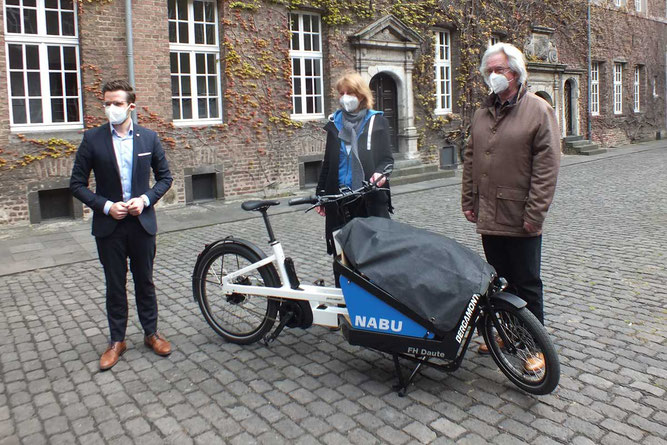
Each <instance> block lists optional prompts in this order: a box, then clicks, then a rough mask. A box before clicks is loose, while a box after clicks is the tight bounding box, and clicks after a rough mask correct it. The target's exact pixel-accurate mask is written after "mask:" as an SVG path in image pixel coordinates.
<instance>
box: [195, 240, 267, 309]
mask: <svg viewBox="0 0 667 445" xmlns="http://www.w3.org/2000/svg"><path fill="white" fill-rule="evenodd" d="M218 244H238V245H241V246H244V247H247V248H248V249H250V250H252V251H253V252H254V253H255V254H257V256H259V257H260V258H261V259H264V258H266V256H267V255H266V254H265V253H264V252H263V251H262V249H260V248H259V247H257V246H256V245H255V244H253V243H251V242H250V241H247V240H244V239H241V238H234V237H233V236H228V237H226V238H221V239H219V240H217V241H213V242H212V243H209V244H206V245H205V246H204V250H202V251H201V252H200V253H199V255H197V261H196V262H195V267H194V268H193V269H192V286H193V289H194V288H195V286H196V285H197V274H195V271H196V270H197V269H198V268H199V265H200V263H201V261H202V259H203V258H204V256H205V255H206V253H207V252H208V251H209V250H211V249H212V248H213V247H215V246H217V245H218ZM276 278H278V277H277V275H276ZM278 282H280V279H279V278H278ZM194 298H195V302H196V301H197V297H194Z"/></svg>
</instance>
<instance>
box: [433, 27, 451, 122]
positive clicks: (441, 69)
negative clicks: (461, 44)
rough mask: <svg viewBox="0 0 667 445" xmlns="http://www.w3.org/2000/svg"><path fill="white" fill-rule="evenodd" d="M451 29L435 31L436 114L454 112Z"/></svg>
mask: <svg viewBox="0 0 667 445" xmlns="http://www.w3.org/2000/svg"><path fill="white" fill-rule="evenodd" d="M451 50H452V47H451V35H450V33H449V31H446V30H445V31H436V33H435V110H434V113H435V114H445V113H451V112H452V59H451V53H452V51H451Z"/></svg>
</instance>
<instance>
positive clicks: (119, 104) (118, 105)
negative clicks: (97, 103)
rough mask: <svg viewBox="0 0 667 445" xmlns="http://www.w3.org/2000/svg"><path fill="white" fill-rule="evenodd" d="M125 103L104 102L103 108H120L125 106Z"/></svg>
mask: <svg viewBox="0 0 667 445" xmlns="http://www.w3.org/2000/svg"><path fill="white" fill-rule="evenodd" d="M126 103H127V102H126V101H116V102H104V108H108V107H110V106H111V105H115V106H117V107H122V106H123V105H125V104H126Z"/></svg>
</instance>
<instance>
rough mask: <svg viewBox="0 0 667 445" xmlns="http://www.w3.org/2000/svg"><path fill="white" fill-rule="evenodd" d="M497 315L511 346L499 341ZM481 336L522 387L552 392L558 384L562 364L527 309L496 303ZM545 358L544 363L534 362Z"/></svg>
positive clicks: (513, 381)
mask: <svg viewBox="0 0 667 445" xmlns="http://www.w3.org/2000/svg"><path fill="white" fill-rule="evenodd" d="M493 318H495V319H496V320H497V324H498V326H499V327H500V329H501V330H502V331H503V333H504V334H505V337H506V338H507V339H509V341H510V343H511V345H505V344H503V342H500V341H498V337H499V336H498V332H497V330H496V325H495V324H494V320H493ZM482 335H483V336H484V341H485V342H486V344H487V345H488V347H489V352H490V353H491V357H492V358H493V361H495V362H496V364H497V365H498V367H499V368H500V370H501V371H502V372H503V374H505V376H507V378H509V379H510V381H511V382H512V383H514V384H515V385H516V386H518V387H519V388H521V389H523V390H524V391H526V392H529V393H531V394H538V395H541V394H549V393H550V392H551V391H553V390H554V389H555V388H556V386H558V381H559V380H560V363H559V361H558V354H557V352H556V348H554V345H553V343H552V342H551V339H550V338H549V334H547V331H546V329H544V326H542V324H541V323H540V322H539V321H538V320H537V318H535V316H534V315H533V314H532V313H531V312H530V311H529V310H528V309H527V308H525V307H524V308H521V309H517V308H515V307H514V306H510V305H500V306H498V305H496V307H495V308H494V310H493V312H491V313H487V314H485V315H484V318H483V326H482ZM540 359H541V360H543V365H542V366H539V365H537V366H536V365H535V361H536V360H537V361H538V363H539V360H540Z"/></svg>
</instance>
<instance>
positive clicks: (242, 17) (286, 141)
mask: <svg viewBox="0 0 667 445" xmlns="http://www.w3.org/2000/svg"><path fill="white" fill-rule="evenodd" d="M648 2H649V3H648V6H649V8H648V13H647V14H648V15H649V16H652V17H658V18H659V20H656V19H646V18H642V17H635V16H634V15H633V14H627V13H626V12H619V11H616V10H614V9H605V8H594V26H593V33H594V44H595V51H594V58H595V60H598V61H603V62H604V63H603V70H602V72H601V83H600V92H601V106H602V112H603V115H602V116H600V117H599V118H595V119H594V120H593V128H594V139H596V140H598V141H600V142H602V143H604V144H606V145H614V144H619V143H625V142H628V141H630V140H633V139H641V138H642V137H646V136H647V135H650V133H651V132H653V133H655V130H656V128H662V127H664V104H665V98H664V91H665V89H664V88H665V86H664V82H665V80H664V79H665V77H664V73H665V66H664V63H665V56H664V54H665V40H666V38H665V37H664V36H665V34H666V31H665V29H666V27H667V25H666V21H665V19H664V12H665V11H664V8H665V7H664V1H662V0H648ZM391 4H392V2H390V1H388V0H387V1H386V2H385V1H384V0H378V2H377V4H376V8H375V9H376V12H377V14H378V16H377V17H376V19H377V18H379V17H380V16H381V15H384V14H385V13H386V12H387V10H388V9H387V8H386V7H388V6H390V5H391ZM229 5H230V2H226V1H223V0H219V2H218V6H219V8H218V12H219V15H220V17H219V19H220V26H219V30H220V41H221V52H220V56H221V70H222V76H221V77H222V80H221V85H220V88H221V91H222V93H223V117H224V124H222V125H214V126H208V127H204V128H190V127H186V128H183V127H174V126H173V125H172V111H171V98H170V96H171V87H170V75H169V74H170V68H169V41H168V25H167V4H166V2H164V1H162V0H145V1H141V2H133V8H134V10H133V30H134V54H135V77H136V90H137V105H138V112H139V113H138V114H139V121H140V123H141V124H142V125H145V126H147V127H149V128H152V129H154V130H156V131H158V132H159V134H160V136H161V137H162V141H163V145H164V147H165V150H166V152H167V157H168V159H169V163H170V166H171V169H172V172H173V174H174V179H175V181H174V185H173V187H172V190H170V192H169V193H168V195H167V196H165V198H163V200H162V201H161V202H160V203H159V205H170V204H175V203H183V202H184V201H185V180H184V169H187V168H196V167H201V166H213V165H215V166H220V167H221V169H222V171H223V173H224V177H225V183H224V187H225V196H226V197H234V196H238V195H243V194H254V195H259V196H264V195H266V196H274V195H276V194H278V193H282V192H285V191H288V190H293V189H294V188H296V186H297V185H298V180H299V176H298V172H299V163H298V158H299V156H304V155H309V154H321V153H323V151H324V139H325V134H324V132H323V131H322V126H323V124H324V123H325V122H326V121H325V120H324V119H323V120H319V121H312V122H301V123H296V124H295V123H294V122H292V121H290V120H289V119H285V117H286V116H287V117H288V116H289V114H290V112H291V99H290V97H289V96H290V92H291V85H290V82H289V41H288V34H287V33H286V30H287V28H288V26H287V15H288V11H287V9H286V8H285V7H283V6H280V5H276V4H275V3H273V2H261V7H260V8H259V9H257V10H255V11H243V10H239V9H234V8H230V6H229ZM654 11H657V12H654ZM581 13H582V14H583V10H582V12H581ZM2 14H3V10H2V8H0V19H1V18H2ZM124 17H125V11H124V2H83V3H82V12H81V13H80V14H79V35H80V53H81V62H82V70H83V75H82V83H83V86H84V89H85V91H84V95H83V101H84V109H83V111H84V116H85V118H86V125H87V126H94V125H98V124H99V123H102V122H104V113H103V110H102V108H101V101H100V98H99V95H100V94H99V90H100V88H101V85H102V83H104V82H105V81H108V80H111V79H116V78H127V57H126V42H125V23H124ZM372 20H373V19H369V20H366V21H364V20H361V19H358V20H355V21H354V23H352V24H347V25H336V26H331V27H329V26H327V25H326V24H323V73H324V79H323V80H324V93H325V94H324V104H325V106H324V113H325V115H328V114H329V113H331V112H333V111H334V110H335V109H336V108H337V106H338V105H337V102H336V95H335V94H332V83H333V82H334V81H335V79H336V78H337V77H338V76H340V75H341V74H342V73H343V72H344V71H346V70H348V69H352V68H354V50H353V48H352V47H351V45H350V44H349V41H348V36H349V35H350V34H352V33H355V32H358V31H359V30H360V29H362V28H363V27H364V26H366V25H367V24H368V23H370V22H371V21H372ZM638 30H642V34H639V33H638ZM559 32H562V33H563V34H566V33H567V34H570V35H571V34H572V33H579V34H578V35H583V36H585V32H584V30H581V29H575V30H571V29H566V28H562V29H557V30H556V33H555V35H554V39H555V41H556V43H557V45H558V50H559V56H560V62H561V63H565V64H567V65H568V68H579V69H586V68H587V59H586V46H585V38H584V39H575V40H576V42H575V43H574V44H573V43H572V39H571V38H570V39H569V40H568V38H567V37H566V36H565V35H563V34H559ZM633 35H641V36H642V37H641V38H634V39H633V38H632V36H633ZM570 37H571V36H570ZM457 38H458V36H457V32H456V31H455V30H454V31H453V32H452V39H453V41H452V44H453V48H454V53H453V54H452V56H453V77H455V76H456V75H457V72H456V65H457V60H458V54H457V53H456V51H457V48H458V47H457ZM577 42H578V43H577ZM522 43H523V42H517V44H518V46H521V44H522ZM424 50H426V51H431V49H430V47H429V45H428V44H425V46H424ZM4 51H5V47H4V35H2V33H0V75H1V76H5V77H4V78H5V79H6V66H5V60H6V59H5V54H4ZM235 54H238V55H239V56H241V57H240V61H239V59H236V58H234V57H233V56H234V55H235ZM419 55H420V51H419V50H418V51H417V52H416V57H417V58H419ZM615 58H624V59H625V61H626V62H627V63H626V70H625V73H624V114H623V115H622V116H613V114H611V109H610V107H611V102H610V100H611V91H612V86H611V64H612V61H613V60H614V59H615ZM636 64H644V66H645V68H644V73H645V76H644V78H643V82H644V84H645V86H644V88H643V90H642V110H643V113H640V114H638V115H637V114H635V113H632V112H631V110H632V108H631V107H632V74H633V72H634V66H635V65H636ZM424 72H426V73H428V72H432V69H430V68H428V67H426V68H425V69H424ZM653 76H657V81H658V85H657V87H656V89H657V91H658V94H659V97H658V98H653V96H652V83H651V82H652V79H653ZM413 79H414V78H413ZM426 82H432V80H431V79H427V80H426ZM453 87H454V92H455V96H454V98H453V99H454V103H455V104H456V99H457V96H456V94H457V93H458V92H457V88H458V85H456V83H455V82H454V84H453ZM425 91H426V90H424V91H420V93H424V92H425ZM0 93H4V94H3V96H4V97H7V83H6V82H0ZM586 97H587V92H586V79H585V76H584V77H582V78H581V84H580V104H579V105H580V110H581V112H580V117H581V122H580V128H581V129H585V128H586V118H585V116H586V106H587V100H586ZM456 107H457V106H456V105H455V109H454V112H457V111H458V110H457V108H456ZM415 108H416V116H415V117H416V125H417V126H418V129H419V127H423V125H424V122H425V120H423V119H421V120H420V116H421V115H423V113H424V112H427V111H428V110H422V109H420V107H419V104H418V101H415ZM644 110H645V112H644ZM456 125H457V124H456V123H454V124H452V126H453V127H454V126H456ZM637 127H639V128H640V130H641V131H639V132H636V131H635V130H636V128H637ZM644 130H645V131H644ZM424 134H425V137H424V140H423V141H422V142H423V143H424V144H425V145H424V146H425V147H428V146H429V145H431V144H436V145H441V144H442V143H443V140H442V133H437V134H436V133H434V132H431V133H429V132H424ZM28 136H34V135H28ZM52 136H54V137H59V138H64V139H69V140H71V141H73V142H74V143H75V144H78V142H79V141H80V138H81V134H80V132H77V131H74V132H67V133H62V134H57V135H39V137H40V138H44V139H45V138H47V137H52ZM0 149H3V150H5V152H7V151H9V152H14V153H15V154H16V156H20V155H23V154H35V153H38V152H39V151H40V150H43V147H41V146H39V145H34V144H29V143H25V142H20V141H19V140H18V138H17V136H16V135H10V133H9V111H8V101H7V100H4V101H0ZM419 154H420V156H421V157H422V159H423V160H424V161H427V162H437V158H436V157H434V156H433V153H431V152H429V151H427V150H424V151H422V152H420V153H419ZM2 156H3V155H2V154H1V153H0V157H2ZM72 160H73V156H67V157H62V158H59V159H50V158H46V159H43V160H41V161H36V162H33V163H30V164H29V165H27V166H25V167H20V168H16V169H14V170H7V169H0V224H6V223H16V222H21V223H25V222H26V221H28V206H27V193H28V191H29V184H31V183H35V182H48V181H51V180H54V179H58V178H67V177H69V174H70V171H71V165H72Z"/></svg>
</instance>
